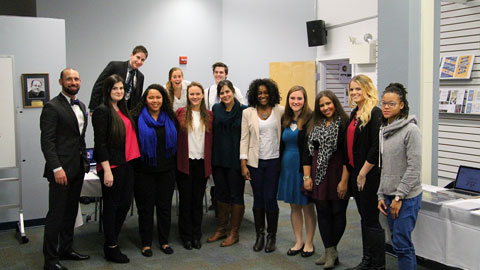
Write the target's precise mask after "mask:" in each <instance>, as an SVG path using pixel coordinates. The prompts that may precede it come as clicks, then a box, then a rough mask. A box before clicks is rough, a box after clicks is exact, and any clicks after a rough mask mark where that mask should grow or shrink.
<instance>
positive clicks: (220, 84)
mask: <svg viewBox="0 0 480 270" xmlns="http://www.w3.org/2000/svg"><path fill="white" fill-rule="evenodd" d="M225 85H226V86H228V88H230V90H232V92H233V93H234V94H235V87H233V83H232V82H231V81H229V80H221V81H220V82H219V83H218V85H217V96H220V91H222V88H223V87H224V86H225Z"/></svg>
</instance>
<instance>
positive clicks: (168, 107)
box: [130, 84, 177, 122]
mask: <svg viewBox="0 0 480 270" xmlns="http://www.w3.org/2000/svg"><path fill="white" fill-rule="evenodd" d="M153 90H156V91H158V92H160V94H161V95H162V106H161V107H160V110H162V111H164V112H166V113H167V114H168V116H169V117H170V118H171V119H172V121H174V122H175V119H176V118H177V117H176V115H175V113H174V112H173V108H172V104H171V103H170V98H169V97H168V93H167V90H165V88H163V86H161V85H160V84H151V85H149V86H148V87H147V90H145V92H144V93H143V95H142V98H141V99H140V101H139V102H138V103H137V105H135V107H134V108H133V109H132V110H131V111H130V114H131V115H132V117H134V118H138V116H139V115H140V113H141V112H142V110H143V108H144V107H146V106H147V96H148V93H150V91H153ZM147 109H148V108H147Z"/></svg>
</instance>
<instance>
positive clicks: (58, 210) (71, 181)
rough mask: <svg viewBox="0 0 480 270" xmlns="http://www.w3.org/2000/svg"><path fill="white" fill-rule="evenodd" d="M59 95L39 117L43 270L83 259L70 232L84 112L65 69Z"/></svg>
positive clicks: (83, 162) (72, 74) (75, 78)
mask: <svg viewBox="0 0 480 270" xmlns="http://www.w3.org/2000/svg"><path fill="white" fill-rule="evenodd" d="M58 82H59V83H60V85H61V86H62V92H61V93H60V94H59V95H58V96H56V97H55V98H53V99H52V100H50V101H49V102H48V103H46V104H45V106H44V107H43V109H42V114H41V116H40V130H41V146H42V152H43V155H44V157H45V161H46V163H45V171H44V173H43V176H44V177H46V178H47V179H48V182H49V193H48V213H47V217H46V220H45V232H44V238H43V254H44V257H45V265H44V269H48V270H50V269H67V268H66V267H65V266H63V265H61V264H60V262H59V260H62V259H63V260H86V259H88V258H89V256H88V255H81V254H79V253H77V252H75V251H74V250H73V248H72V246H73V229H74V226H75V220H76V216H77V212H78V201H79V198H80V192H81V190H82V185H83V179H84V176H85V172H88V170H89V163H88V160H87V153H86V151H85V131H86V129H87V111H86V108H85V105H84V104H83V103H82V102H80V101H79V100H78V99H77V93H78V91H79V90H80V83H81V81H80V75H79V73H78V71H77V70H75V69H72V68H66V69H64V70H63V71H62V72H61V73H60V79H59V80H58Z"/></svg>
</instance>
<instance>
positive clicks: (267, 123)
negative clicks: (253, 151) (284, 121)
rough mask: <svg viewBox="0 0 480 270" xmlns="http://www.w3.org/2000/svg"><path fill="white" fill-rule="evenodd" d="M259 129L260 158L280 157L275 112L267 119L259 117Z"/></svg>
mask: <svg viewBox="0 0 480 270" xmlns="http://www.w3.org/2000/svg"><path fill="white" fill-rule="evenodd" d="M258 131H259V133H260V134H259V135H260V140H259V142H258V143H259V148H258V158H259V159H273V158H278V157H280V149H279V148H280V147H279V146H280V141H279V138H278V135H277V118H276V117H275V114H274V113H273V112H272V113H271V114H270V116H269V117H268V118H267V119H265V120H262V119H261V118H260V117H259V118H258Z"/></svg>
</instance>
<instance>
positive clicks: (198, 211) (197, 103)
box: [177, 82, 213, 250]
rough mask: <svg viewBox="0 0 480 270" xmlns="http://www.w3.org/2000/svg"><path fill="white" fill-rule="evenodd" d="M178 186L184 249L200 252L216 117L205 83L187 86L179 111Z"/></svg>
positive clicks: (180, 227) (179, 226)
mask: <svg viewBox="0 0 480 270" xmlns="http://www.w3.org/2000/svg"><path fill="white" fill-rule="evenodd" d="M177 119H178V122H179V124H180V128H179V129H178V139H177V142H178V151H177V170H178V174H179V175H178V178H177V186H178V192H179V194H180V203H179V217H178V228H179V231H180V238H181V239H182V241H183V247H184V248H185V249H188V250H191V249H192V248H196V249H200V248H201V247H202V244H201V242H200V239H201V237H202V230H201V229H202V217H203V209H202V207H203V196H204V195H205V188H206V185H207V178H208V176H209V175H210V174H211V173H212V163H211V157H212V137H213V136H212V134H213V132H212V123H213V114H212V112H211V111H209V110H207V106H205V99H204V91H203V87H202V85H201V84H199V83H197V82H192V83H191V84H190V85H188V87H187V106H186V107H183V108H180V109H178V110H177Z"/></svg>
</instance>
